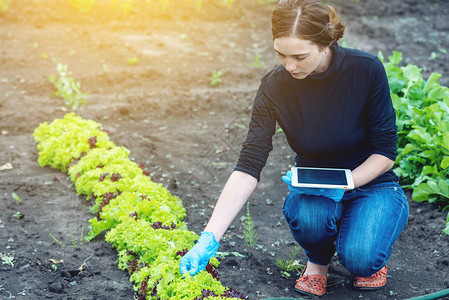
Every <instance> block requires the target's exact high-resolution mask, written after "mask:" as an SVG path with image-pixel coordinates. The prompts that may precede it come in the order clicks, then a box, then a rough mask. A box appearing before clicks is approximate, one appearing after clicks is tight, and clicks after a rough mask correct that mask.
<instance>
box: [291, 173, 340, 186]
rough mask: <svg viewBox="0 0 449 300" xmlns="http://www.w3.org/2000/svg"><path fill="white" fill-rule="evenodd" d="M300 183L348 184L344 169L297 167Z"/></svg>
mask: <svg viewBox="0 0 449 300" xmlns="http://www.w3.org/2000/svg"><path fill="white" fill-rule="evenodd" d="M296 170H297V172H298V174H297V175H298V182H299V183H316V184H335V185H347V184H348V182H347V180H346V174H345V171H344V170H321V169H296Z"/></svg>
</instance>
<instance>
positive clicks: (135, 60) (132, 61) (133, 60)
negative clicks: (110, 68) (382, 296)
mask: <svg viewBox="0 0 449 300" xmlns="http://www.w3.org/2000/svg"><path fill="white" fill-rule="evenodd" d="M138 62H139V59H138V58H137V57H131V58H128V64H130V65H137V63H138Z"/></svg>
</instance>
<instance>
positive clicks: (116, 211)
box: [34, 113, 230, 299]
mask: <svg viewBox="0 0 449 300" xmlns="http://www.w3.org/2000/svg"><path fill="white" fill-rule="evenodd" d="M34 138H35V140H36V141H37V142H38V146H37V148H38V151H39V159H38V161H39V164H40V165H41V166H46V165H49V166H52V167H54V168H57V169H59V170H61V171H67V172H68V173H69V175H70V178H71V180H72V181H73V182H74V184H75V187H76V190H77V192H78V193H80V194H83V195H86V196H87V199H89V200H95V205H94V207H93V208H92V210H93V212H94V213H96V217H94V218H93V219H92V220H90V231H89V233H88V236H87V240H91V239H93V238H94V237H96V236H97V235H98V234H99V233H100V232H102V231H104V230H107V229H109V231H108V232H107V233H106V235H105V238H106V241H108V242H110V243H112V244H113V245H114V247H116V248H117V251H118V252H119V260H118V261H119V267H120V268H121V269H123V270H128V271H129V273H130V274H131V277H130V280H131V281H133V282H134V288H135V290H136V291H139V294H140V296H142V297H143V298H147V299H153V298H154V297H152V296H151V294H152V293H153V289H154V288H156V292H157V297H158V298H160V299H194V298H195V297H198V298H199V297H201V295H202V290H204V289H208V290H211V291H214V292H215V293H216V294H217V295H221V294H223V292H224V291H225V290H226V288H225V287H223V285H222V284H221V283H220V282H219V281H218V280H217V279H215V278H214V277H213V276H212V274H211V273H209V272H207V271H203V272H200V274H198V275H196V276H194V277H191V276H189V275H187V276H182V275H181V273H180V271H179V260H180V259H181V254H180V253H182V252H183V251H186V250H188V249H190V248H192V247H193V245H194V244H195V241H196V240H197V239H198V236H197V235H196V234H195V233H193V232H191V231H188V230H187V226H186V225H185V223H184V222H182V220H183V218H184V217H185V214H186V212H185V209H184V207H183V205H182V202H181V200H180V199H179V198H178V197H176V196H173V195H171V194H170V192H169V191H168V190H167V189H166V188H164V187H163V186H162V185H161V184H158V183H155V182H153V181H151V179H150V177H149V176H148V173H147V171H145V170H144V168H142V167H141V166H139V165H137V164H136V163H134V162H132V161H131V160H129V159H128V155H129V150H128V149H126V148H124V147H117V146H116V145H115V144H114V143H113V142H111V141H110V140H109V136H108V134H107V132H105V131H104V130H102V129H101V125H100V124H98V123H96V122H94V121H89V120H84V119H82V118H80V117H78V116H76V115H75V114H73V113H69V114H66V115H65V116H64V119H57V120H54V121H53V122H52V123H51V124H47V123H46V122H45V123H42V124H40V125H39V127H38V128H36V129H35V131H34ZM83 232H84V227H83V228H82V230H81V237H80V245H79V246H81V245H82V239H83ZM50 236H51V237H52V238H53V239H54V240H55V241H56V242H57V243H58V244H60V245H62V246H64V244H62V243H61V242H60V241H58V240H57V239H56V238H55V237H54V236H53V235H52V234H51V233H50ZM70 236H71V239H72V245H73V247H74V248H76V247H77V246H78V245H77V241H76V240H75V238H74V236H73V234H72V231H70ZM210 264H211V266H212V268H216V267H217V266H218V265H219V263H218V260H217V259H215V258H212V259H211V261H210ZM209 299H212V298H210V297H209ZM215 299H221V298H220V297H216V298H215ZM227 299H230V298H227Z"/></svg>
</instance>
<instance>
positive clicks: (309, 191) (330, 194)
mask: <svg viewBox="0 0 449 300" xmlns="http://www.w3.org/2000/svg"><path fill="white" fill-rule="evenodd" d="M282 181H283V182H285V183H286V184H287V185H288V189H289V190H290V191H291V192H294V193H298V194H301V195H312V196H323V197H327V198H330V199H332V200H334V201H335V202H338V201H340V200H341V198H343V195H344V194H345V190H344V189H322V188H306V187H296V186H292V171H288V172H287V174H285V176H282Z"/></svg>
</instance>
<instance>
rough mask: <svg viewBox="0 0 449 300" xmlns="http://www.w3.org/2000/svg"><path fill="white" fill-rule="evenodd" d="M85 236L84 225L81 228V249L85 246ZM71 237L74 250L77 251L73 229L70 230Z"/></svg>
mask: <svg viewBox="0 0 449 300" xmlns="http://www.w3.org/2000/svg"><path fill="white" fill-rule="evenodd" d="M83 235H84V225H83V226H82V227H81V235H80V239H79V242H80V244H79V247H80V248H81V246H83ZM70 237H71V238H72V246H73V249H75V250H76V247H77V242H76V240H75V238H74V237H73V233H72V229H70Z"/></svg>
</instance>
